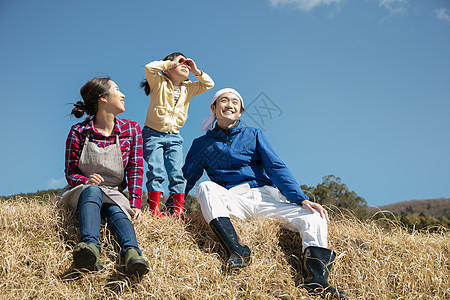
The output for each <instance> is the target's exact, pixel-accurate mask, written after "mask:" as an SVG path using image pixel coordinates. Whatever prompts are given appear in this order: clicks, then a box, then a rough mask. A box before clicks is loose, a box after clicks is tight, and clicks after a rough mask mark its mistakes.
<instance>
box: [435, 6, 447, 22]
mask: <svg viewBox="0 0 450 300" xmlns="http://www.w3.org/2000/svg"><path fill="white" fill-rule="evenodd" d="M434 13H435V14H436V18H438V19H439V20H442V21H446V22H450V15H449V14H448V11H447V9H445V8H439V9H436V10H435V11H434Z"/></svg>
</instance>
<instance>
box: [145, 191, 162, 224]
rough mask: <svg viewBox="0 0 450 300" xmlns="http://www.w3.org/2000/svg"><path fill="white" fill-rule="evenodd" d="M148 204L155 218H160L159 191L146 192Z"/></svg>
mask: <svg viewBox="0 0 450 300" xmlns="http://www.w3.org/2000/svg"><path fill="white" fill-rule="evenodd" d="M147 202H148V205H149V206H150V211H151V212H152V213H153V215H154V216H156V217H157V218H162V217H163V214H162V213H161V208H160V205H159V203H160V202H161V192H157V191H154V192H149V193H148V201H147Z"/></svg>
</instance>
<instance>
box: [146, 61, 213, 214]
mask: <svg viewBox="0 0 450 300" xmlns="http://www.w3.org/2000/svg"><path fill="white" fill-rule="evenodd" d="M190 72H192V73H193V74H194V75H195V76H196V77H197V79H198V81H196V82H191V81H188V77H189V73H190ZM145 77H146V80H144V81H142V82H141V87H142V88H144V91H145V94H146V95H150V105H149V107H148V110H147V116H146V119H145V127H144V128H143V130H142V138H143V143H144V159H145V161H146V162H147V164H148V172H147V183H146V185H147V191H148V204H149V206H150V209H151V211H152V212H153V213H154V214H155V215H156V216H157V217H161V209H160V200H161V192H162V191H163V187H162V183H163V181H164V175H165V174H164V172H167V177H168V180H169V192H170V198H169V200H168V202H167V203H169V202H170V203H171V202H172V201H173V208H171V211H170V212H171V213H173V214H174V215H175V216H176V217H179V218H183V208H184V189H185V185H186V182H185V179H184V177H183V172H182V171H181V168H182V166H183V152H182V149H183V148H182V145H181V144H182V142H183V138H182V137H181V135H180V134H179V130H180V128H181V127H183V125H184V123H185V122H186V119H187V117H188V115H187V111H188V107H189V101H190V100H191V98H192V97H194V96H196V95H199V94H201V93H203V92H206V91H207V90H209V89H211V88H212V87H213V86H214V81H213V80H212V79H211V77H209V76H208V75H207V74H206V73H204V72H203V71H201V70H199V69H198V68H197V65H196V64H195V62H194V61H193V60H192V59H190V58H186V57H185V56H184V55H183V54H182V53H179V52H175V53H172V54H170V55H168V56H166V57H165V58H164V59H163V60H162V61H154V62H151V63H149V64H147V65H146V66H145Z"/></svg>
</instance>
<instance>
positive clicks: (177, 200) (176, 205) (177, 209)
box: [172, 193, 185, 220]
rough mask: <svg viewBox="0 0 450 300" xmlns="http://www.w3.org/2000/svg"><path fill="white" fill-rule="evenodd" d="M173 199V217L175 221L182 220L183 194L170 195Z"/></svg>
mask: <svg viewBox="0 0 450 300" xmlns="http://www.w3.org/2000/svg"><path fill="white" fill-rule="evenodd" d="M172 198H173V215H174V217H175V218H177V219H181V220H184V214H183V209H184V203H185V201H184V193H175V194H172Z"/></svg>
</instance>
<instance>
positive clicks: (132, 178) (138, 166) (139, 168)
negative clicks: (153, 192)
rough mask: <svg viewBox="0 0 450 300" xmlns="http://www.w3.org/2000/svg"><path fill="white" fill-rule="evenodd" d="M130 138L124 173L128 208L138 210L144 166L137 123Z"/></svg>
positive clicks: (139, 130) (140, 135)
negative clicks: (128, 201) (128, 198)
mask: <svg viewBox="0 0 450 300" xmlns="http://www.w3.org/2000/svg"><path fill="white" fill-rule="evenodd" d="M130 126H131V125H130ZM132 136H133V141H132V144H131V151H130V154H129V158H128V164H127V166H126V168H125V171H126V174H127V182H128V192H129V197H130V206H131V207H136V208H139V209H140V208H141V202H142V200H141V199H142V182H143V176H144V165H143V161H142V134H141V128H140V126H139V124H137V123H136V124H135V125H134V127H133V128H132Z"/></svg>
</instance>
